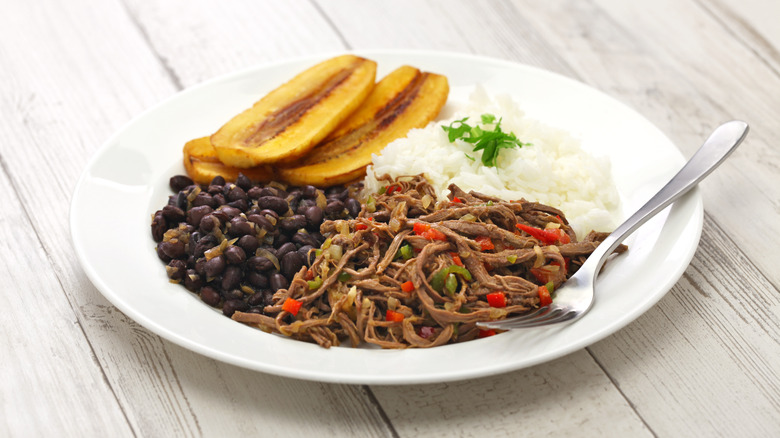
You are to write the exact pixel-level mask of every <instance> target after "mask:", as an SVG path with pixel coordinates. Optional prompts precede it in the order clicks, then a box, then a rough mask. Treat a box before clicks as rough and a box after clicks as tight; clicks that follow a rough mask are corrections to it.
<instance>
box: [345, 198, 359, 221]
mask: <svg viewBox="0 0 780 438" xmlns="http://www.w3.org/2000/svg"><path fill="white" fill-rule="evenodd" d="M346 207H347V211H348V212H349V215H350V216H352V217H353V218H356V217H358V215H359V214H360V202H358V200H357V199H355V198H349V199H347V202H346Z"/></svg>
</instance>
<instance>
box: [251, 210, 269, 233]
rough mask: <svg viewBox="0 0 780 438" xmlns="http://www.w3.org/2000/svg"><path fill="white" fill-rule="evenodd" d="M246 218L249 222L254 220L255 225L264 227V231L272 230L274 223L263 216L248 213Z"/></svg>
mask: <svg viewBox="0 0 780 438" xmlns="http://www.w3.org/2000/svg"><path fill="white" fill-rule="evenodd" d="M247 220H249V222H254V223H256V224H257V225H259V226H260V227H261V228H263V229H265V230H266V231H273V230H274V224H272V223H271V221H269V220H268V219H266V217H265V216H261V215H259V214H250V215H249V216H247Z"/></svg>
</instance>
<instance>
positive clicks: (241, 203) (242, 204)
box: [227, 199, 249, 211]
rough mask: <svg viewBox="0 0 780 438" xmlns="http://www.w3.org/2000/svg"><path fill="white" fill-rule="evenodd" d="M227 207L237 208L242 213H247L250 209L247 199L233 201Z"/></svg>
mask: <svg viewBox="0 0 780 438" xmlns="http://www.w3.org/2000/svg"><path fill="white" fill-rule="evenodd" d="M227 205H229V206H231V207H233V208H237V209H239V210H241V211H246V210H247V209H248V208H249V203H248V202H246V199H239V200H238V201H231V202H228V203H227Z"/></svg>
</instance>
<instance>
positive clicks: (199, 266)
mask: <svg viewBox="0 0 780 438" xmlns="http://www.w3.org/2000/svg"><path fill="white" fill-rule="evenodd" d="M206 261H207V260H206V257H201V258H199V259H197V260H195V273H196V274H198V275H200V276H202V277H205V276H206Z"/></svg>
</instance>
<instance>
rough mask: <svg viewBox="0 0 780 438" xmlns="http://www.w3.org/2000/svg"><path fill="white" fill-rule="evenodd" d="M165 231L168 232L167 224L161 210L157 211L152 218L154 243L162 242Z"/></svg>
mask: <svg viewBox="0 0 780 438" xmlns="http://www.w3.org/2000/svg"><path fill="white" fill-rule="evenodd" d="M166 231H168V223H167V222H166V221H165V217H164V216H163V214H162V210H158V211H157V213H155V214H154V218H152V239H154V241H155V242H162V240H163V237H165V232H166Z"/></svg>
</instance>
